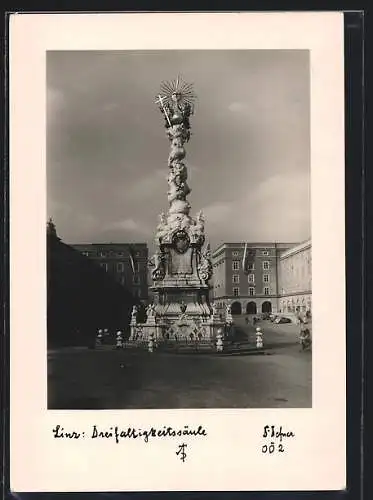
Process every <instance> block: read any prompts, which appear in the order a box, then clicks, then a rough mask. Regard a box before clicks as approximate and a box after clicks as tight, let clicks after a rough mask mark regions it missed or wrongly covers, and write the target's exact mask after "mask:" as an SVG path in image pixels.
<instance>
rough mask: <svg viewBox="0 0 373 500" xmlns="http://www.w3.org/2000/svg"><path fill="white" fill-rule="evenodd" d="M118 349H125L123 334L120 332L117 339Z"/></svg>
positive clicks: (116, 346)
mask: <svg viewBox="0 0 373 500" xmlns="http://www.w3.org/2000/svg"><path fill="white" fill-rule="evenodd" d="M115 348H116V349H123V337H122V332H121V331H120V330H119V331H118V332H117V339H116V345H115Z"/></svg>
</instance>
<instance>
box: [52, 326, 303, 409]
mask: <svg viewBox="0 0 373 500" xmlns="http://www.w3.org/2000/svg"><path fill="white" fill-rule="evenodd" d="M236 323H237V327H238V328H240V329H241V333H242V335H243V336H246V337H247V338H248V340H249V342H254V340H255V328H254V327H253V326H252V325H249V326H246V324H245V321H244V318H240V319H238V320H236ZM257 326H261V327H262V330H263V338H264V346H265V353H264V354H261V355H260V354H255V352H254V354H246V355H234V356H233V355H232V356H230V355H225V356H224V355H223V356H219V355H217V354H214V353H213V354H208V353H201V354H193V353H186V354H181V353H180V354H177V353H160V352H155V353H152V354H151V353H148V352H146V351H144V350H141V349H128V350H118V351H117V350H113V349H112V348H100V349H96V350H89V349H84V348H74V349H61V350H55V351H50V352H49V353H48V406H49V408H53V409H126V408H128V409H134V408H146V409H150V408H282V407H283V408H306V407H311V406H312V370H311V366H312V363H311V359H312V354H311V352H300V349H299V343H298V339H297V335H298V328H297V326H296V325H293V324H281V325H275V324H273V323H271V322H269V321H261V322H260V323H258V325H257Z"/></svg>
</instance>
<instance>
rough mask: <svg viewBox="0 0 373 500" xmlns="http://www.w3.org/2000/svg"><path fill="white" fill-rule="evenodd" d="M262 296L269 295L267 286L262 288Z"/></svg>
mask: <svg viewBox="0 0 373 500" xmlns="http://www.w3.org/2000/svg"><path fill="white" fill-rule="evenodd" d="M264 295H269V287H268V286H265V287H264Z"/></svg>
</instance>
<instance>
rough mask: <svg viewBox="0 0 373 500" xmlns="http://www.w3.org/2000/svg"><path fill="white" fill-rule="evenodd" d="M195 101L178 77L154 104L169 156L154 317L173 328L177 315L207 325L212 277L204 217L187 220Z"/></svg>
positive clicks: (155, 264) (158, 232) (155, 260)
mask: <svg viewBox="0 0 373 500" xmlns="http://www.w3.org/2000/svg"><path fill="white" fill-rule="evenodd" d="M195 99H196V96H195V94H194V91H193V86H192V85H191V84H188V83H185V82H183V81H181V79H180V78H177V80H175V81H171V82H166V81H165V82H163V83H162V85H161V91H160V93H159V95H158V96H157V100H156V103H157V104H158V106H159V109H160V111H161V113H162V115H163V118H164V126H165V129H166V135H167V138H168V140H169V142H170V153H169V157H168V179H167V181H168V192H167V196H168V205H169V206H168V211H167V213H166V214H165V213H162V214H161V215H160V222H159V225H158V227H157V229H156V234H155V243H156V246H157V251H156V253H155V255H154V256H153V258H152V260H151V262H150V265H151V267H152V273H151V274H152V279H153V286H152V287H151V290H152V292H153V295H154V312H155V314H156V316H157V317H158V319H159V320H161V321H164V322H165V323H169V324H170V323H172V322H173V321H175V320H176V318H179V317H180V311H182V314H184V315H185V316H187V317H189V318H191V319H193V321H197V322H198V323H200V322H205V321H207V320H208V318H209V317H210V315H211V310H210V306H209V284H208V282H209V280H210V278H211V276H212V265H211V251H210V246H209V245H208V244H207V245H206V244H205V241H206V238H205V228H204V216H203V214H202V212H201V211H200V212H198V213H197V215H196V216H195V217H191V216H190V210H191V206H190V204H189V202H188V200H187V196H188V195H189V193H190V192H191V190H190V188H189V186H188V183H187V180H188V172H187V167H186V164H185V156H186V152H185V148H184V145H185V143H187V142H188V141H189V140H190V137H191V126H190V117H191V115H193V112H194V101H195Z"/></svg>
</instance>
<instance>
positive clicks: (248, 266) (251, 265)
mask: <svg viewBox="0 0 373 500" xmlns="http://www.w3.org/2000/svg"><path fill="white" fill-rule="evenodd" d="M247 269H248V270H249V271H254V270H255V265H254V262H251V263H249V264H247Z"/></svg>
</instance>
